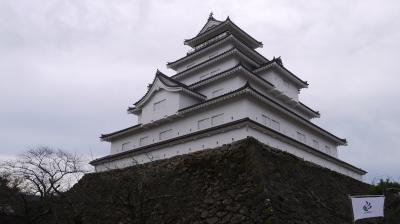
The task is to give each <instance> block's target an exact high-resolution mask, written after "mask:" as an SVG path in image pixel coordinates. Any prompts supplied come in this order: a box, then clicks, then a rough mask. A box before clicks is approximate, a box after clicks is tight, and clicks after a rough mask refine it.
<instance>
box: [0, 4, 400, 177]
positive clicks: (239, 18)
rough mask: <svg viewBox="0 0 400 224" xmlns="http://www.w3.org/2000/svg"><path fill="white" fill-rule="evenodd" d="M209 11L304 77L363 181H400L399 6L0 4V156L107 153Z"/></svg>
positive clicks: (309, 96)
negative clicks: (45, 150)
mask: <svg viewBox="0 0 400 224" xmlns="http://www.w3.org/2000/svg"><path fill="white" fill-rule="evenodd" d="M194 6H196V7H194ZM210 11H213V12H214V13H215V16H216V17H217V18H220V19H224V18H225V17H226V16H230V17H231V18H232V19H233V20H234V21H235V23H237V24H238V25H239V26H241V27H242V28H243V29H245V30H246V31H248V32H249V33H250V34H251V35H253V36H254V37H255V38H256V39H259V40H261V41H263V43H264V48H262V49H260V50H259V51H260V52H261V53H263V54H264V55H265V56H267V57H269V58H271V57H272V56H279V55H281V56H282V57H283V60H284V64H285V65H286V66H287V67H288V68H289V69H290V70H292V71H293V72H295V73H296V74H297V75H299V76H300V77H302V78H303V79H305V80H308V81H309V83H310V88H309V89H306V90H303V91H302V95H301V99H302V100H303V101H304V102H305V103H306V104H308V105H310V106H312V107H313V108H315V109H317V110H320V111H321V113H322V118H321V119H318V120H315V122H316V123H317V124H320V125H321V126H323V127H325V128H326V129H328V130H332V132H334V133H337V134H338V135H339V136H341V137H346V138H347V139H348V140H349V146H346V147H342V148H341V151H340V156H341V158H342V159H344V160H345V161H348V162H350V163H354V164H355V165H357V166H361V167H362V168H364V169H366V170H367V171H369V172H370V174H368V175H367V180H372V179H373V178H374V177H380V176H385V175H387V176H391V177H393V178H395V179H398V178H400V166H399V165H398V159H399V158H400V150H399V145H400V140H399V139H398V137H397V136H399V135H400V128H399V126H398V124H400V118H399V116H398V114H400V106H399V105H398V104H397V102H398V99H397V98H398V97H399V96H400V90H399V88H398V87H397V85H398V84H397V83H398V81H399V79H400V78H399V76H398V73H399V71H400V65H399V63H398V62H397V60H398V58H399V56H400V53H399V52H400V51H399V50H400V42H399V41H398V40H399V39H400V29H399V28H398V27H400V21H399V20H398V19H397V16H398V14H399V13H400V4H399V3H397V2H396V1H385V4H383V3H382V2H381V1H351V2H349V1H334V2H326V1H247V2H246V4H243V2H242V1H227V0H226V1H225V0H224V1H218V2H216V1H200V2H199V1H194V0H193V1H145V0H143V1H123V0H118V1H106V0H98V1H90V0H69V1H67V0H52V1H50V0H48V1H46V0H32V1H28V2H27V1H22V0H3V1H2V3H1V5H0V58H1V60H0V77H1V82H0V103H1V110H0V142H1V143H2V144H1V151H0V156H2V157H4V158H6V157H9V156H12V155H15V154H17V153H20V152H22V151H23V150H25V149H26V148H27V147H31V146H35V145H52V146H55V147H59V148H64V149H67V150H70V151H75V152H79V153H82V154H84V155H89V154H90V151H92V152H93V154H94V156H95V157H97V156H101V155H105V154H107V151H108V144H107V143H102V142H99V139H98V136H99V135H100V134H101V133H107V132H110V131H114V130H118V129H120V128H124V127H127V126H129V125H133V124H134V123H135V118H134V117H132V116H131V115H127V114H126V108H127V106H128V105H130V104H131V103H132V102H134V101H135V100H137V99H138V98H140V97H141V96H142V94H143V93H144V92H145V88H146V84H147V83H149V82H151V80H152V79H153V76H154V72H155V70H156V69H157V68H160V69H161V70H162V71H164V72H166V73H167V74H173V73H172V71H169V70H167V69H166V68H165V63H166V62H167V61H173V60H175V59H177V58H179V57H181V56H183V55H184V54H185V52H186V50H187V47H185V46H183V39H185V38H190V37H192V36H193V35H195V34H196V33H197V32H198V31H199V29H200V28H201V27H202V25H203V24H204V22H205V21H206V18H207V16H208V13H209V12H210Z"/></svg>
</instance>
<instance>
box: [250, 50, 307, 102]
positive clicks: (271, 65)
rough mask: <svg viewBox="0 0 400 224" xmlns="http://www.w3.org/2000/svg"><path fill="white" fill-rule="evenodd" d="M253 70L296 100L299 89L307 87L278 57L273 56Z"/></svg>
mask: <svg viewBox="0 0 400 224" xmlns="http://www.w3.org/2000/svg"><path fill="white" fill-rule="evenodd" d="M253 72H254V73H255V74H257V75H259V76H261V77H262V78H264V79H265V80H268V81H269V82H271V83H272V84H274V86H275V87H276V88H277V89H278V90H279V91H281V92H282V93H284V94H285V95H287V96H288V97H290V98H293V99H294V100H296V101H298V100H299V96H298V95H299V93H300V89H302V88H307V87H308V83H307V82H306V81H303V80H302V79H300V78H299V77H297V76H296V75H295V74H293V73H292V72H290V71H289V70H288V69H287V68H285V67H284V66H283V63H282V59H281V58H280V57H278V58H275V57H274V58H273V59H272V60H271V61H269V62H268V63H266V64H264V65H262V66H260V67H259V68H257V69H255V70H254V71H253Z"/></svg>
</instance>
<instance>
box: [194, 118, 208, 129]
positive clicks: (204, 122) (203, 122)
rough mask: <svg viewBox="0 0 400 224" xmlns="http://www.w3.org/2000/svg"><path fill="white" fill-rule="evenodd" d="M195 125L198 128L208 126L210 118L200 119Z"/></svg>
mask: <svg viewBox="0 0 400 224" xmlns="http://www.w3.org/2000/svg"><path fill="white" fill-rule="evenodd" d="M197 127H198V128H199V129H203V128H208V127H210V118H205V119H201V120H199V121H198V122H197Z"/></svg>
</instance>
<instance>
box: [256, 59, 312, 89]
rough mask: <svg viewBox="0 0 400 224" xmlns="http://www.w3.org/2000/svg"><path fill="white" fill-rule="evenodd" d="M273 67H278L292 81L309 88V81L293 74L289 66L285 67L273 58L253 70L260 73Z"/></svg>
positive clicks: (301, 86)
mask: <svg viewBox="0 0 400 224" xmlns="http://www.w3.org/2000/svg"><path fill="white" fill-rule="evenodd" d="M271 68H277V69H279V70H280V71H281V72H283V73H284V74H286V75H287V77H288V78H290V79H291V80H292V81H294V82H295V83H296V84H297V85H298V86H299V87H300V88H307V87H308V83H307V82H306V81H303V80H302V79H300V78H299V77H297V76H296V75H295V74H293V73H292V72H291V71H289V70H288V69H287V68H285V67H284V66H283V65H281V64H279V63H278V62H277V61H275V60H272V61H270V62H269V63H267V64H266V65H263V66H261V67H260V68H257V69H255V70H254V71H253V72H254V73H256V74H258V73H260V72H262V71H266V70H268V69H271Z"/></svg>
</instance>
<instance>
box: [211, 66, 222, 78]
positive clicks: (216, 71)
mask: <svg viewBox="0 0 400 224" xmlns="http://www.w3.org/2000/svg"><path fill="white" fill-rule="evenodd" d="M219 70H220V69H219V68H217V69H214V70H212V71H211V72H210V76H211V75H215V74H217V73H218V72H219Z"/></svg>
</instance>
